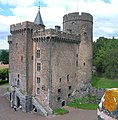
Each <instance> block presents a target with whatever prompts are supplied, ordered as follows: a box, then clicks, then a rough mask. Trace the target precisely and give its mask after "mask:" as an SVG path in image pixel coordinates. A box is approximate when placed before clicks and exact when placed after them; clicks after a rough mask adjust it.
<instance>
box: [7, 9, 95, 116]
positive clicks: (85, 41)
mask: <svg viewBox="0 0 118 120" xmlns="http://www.w3.org/2000/svg"><path fill="white" fill-rule="evenodd" d="M10 33H11V35H9V36H8V43H9V84H10V101H11V106H12V107H13V106H14V105H16V106H17V107H19V106H22V111H24V112H29V111H32V110H35V111H36V112H38V113H41V114H43V115H45V116H47V115H49V114H52V113H53V110H54V109H55V108H58V107H63V106H65V105H66V104H67V103H68V102H69V101H70V99H71V97H72V96H76V97H82V96H84V95H85V94H86V93H87V92H88V83H89V82H90V80H91V76H92V38H93V17H92V15H90V14H88V13H82V14H81V15H80V14H79V12H74V13H69V14H66V15H64V17H63V31H61V30H60V26H55V29H52V28H50V29H45V25H44V24H43V21H42V18H41V14H40V9H39V10H38V13H37V16H36V18H35V20H34V22H29V21H25V22H22V23H18V24H13V25H11V26H10Z"/></svg>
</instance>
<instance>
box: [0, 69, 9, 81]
mask: <svg viewBox="0 0 118 120" xmlns="http://www.w3.org/2000/svg"><path fill="white" fill-rule="evenodd" d="M5 78H7V79H8V78H9V70H8V68H4V69H0V79H2V80H5Z"/></svg>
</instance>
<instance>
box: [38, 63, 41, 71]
mask: <svg viewBox="0 0 118 120" xmlns="http://www.w3.org/2000/svg"><path fill="white" fill-rule="evenodd" d="M40 70H41V63H37V71H40Z"/></svg>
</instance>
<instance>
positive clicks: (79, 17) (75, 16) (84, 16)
mask: <svg viewBox="0 0 118 120" xmlns="http://www.w3.org/2000/svg"><path fill="white" fill-rule="evenodd" d="M73 20H74V21H75V20H76V21H88V22H92V23H93V16H92V15H91V14H89V13H84V12H82V13H81V14H80V13H79V12H74V13H69V14H66V15H64V17H63V23H65V22H68V21H73Z"/></svg>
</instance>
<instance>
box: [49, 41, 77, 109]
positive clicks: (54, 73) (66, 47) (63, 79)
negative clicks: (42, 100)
mask: <svg viewBox="0 0 118 120" xmlns="http://www.w3.org/2000/svg"><path fill="white" fill-rule="evenodd" d="M77 51H78V44H76V43H68V42H52V45H51V80H52V81H51V95H50V106H51V108H56V107H61V106H63V105H62V102H63V101H64V102H65V105H66V103H67V102H68V101H69V100H70V98H71V96H72V92H73V91H74V89H75V88H76V83H77V69H78V68H77V66H76V61H77V58H76V57H77Z"/></svg>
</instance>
